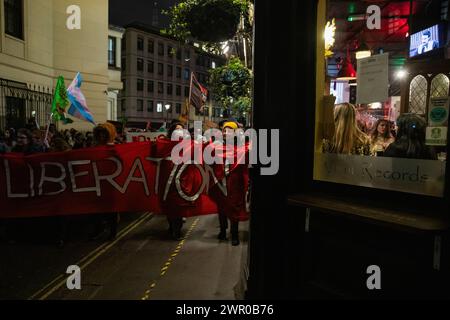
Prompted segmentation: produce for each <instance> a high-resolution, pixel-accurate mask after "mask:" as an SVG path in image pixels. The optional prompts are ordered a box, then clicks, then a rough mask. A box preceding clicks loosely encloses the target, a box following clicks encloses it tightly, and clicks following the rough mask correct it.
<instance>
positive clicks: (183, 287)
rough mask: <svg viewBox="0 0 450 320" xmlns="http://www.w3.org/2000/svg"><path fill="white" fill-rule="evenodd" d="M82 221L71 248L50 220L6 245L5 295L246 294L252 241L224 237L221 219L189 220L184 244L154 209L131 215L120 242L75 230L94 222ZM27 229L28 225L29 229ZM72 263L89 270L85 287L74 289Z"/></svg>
mask: <svg viewBox="0 0 450 320" xmlns="http://www.w3.org/2000/svg"><path fill="white" fill-rule="evenodd" d="M80 220H81V221H80ZM82 220H83V218H78V221H76V220H75V221H73V222H72V223H73V225H72V231H73V232H72V235H71V238H72V239H71V242H70V243H69V244H67V245H66V246H64V247H63V248H58V246H57V245H56V244H53V243H51V242H49V239H46V237H45V234H44V233H43V232H42V231H44V230H45V226H42V224H41V226H40V228H39V229H37V230H36V228H33V229H34V231H33V230H30V229H28V230H26V231H27V233H28V234H27V236H26V237H23V238H21V239H18V240H17V241H16V242H15V243H4V242H2V243H1V245H0V250H1V252H2V254H3V257H2V265H1V270H0V271H1V274H2V277H1V279H0V281H1V282H0V288H1V291H0V299H7V300H10V299H19V300H23V299H33V300H42V299H50V300H80V299H81V300H105V299H106V300H141V299H148V300H216V299H217V300H235V299H236V298H240V297H242V294H243V287H242V281H241V277H243V275H242V274H241V269H240V268H239V266H240V265H241V264H243V263H245V261H242V259H243V257H244V256H245V255H244V250H246V246H245V245H244V246H241V247H232V246H230V245H229V243H227V242H218V241H217V239H216V236H217V232H218V220H217V217H214V216H210V217H204V218H198V219H197V218H192V219H188V220H187V221H186V223H185V226H184V229H185V230H186V235H185V238H184V239H183V240H181V241H179V242H177V241H173V240H171V239H170V237H169V234H168V232H167V221H165V219H164V217H161V216H155V215H153V214H150V213H143V214H128V215H123V217H122V221H121V228H120V231H119V232H118V235H117V239H116V240H115V241H112V242H104V241H100V240H99V241H88V239H87V235H86V234H83V233H81V232H79V231H77V232H75V231H74V230H73V229H74V227H78V228H80V227H83V224H84V225H86V219H84V221H82ZM25 228H26V226H25V225H23V231H25ZM78 230H79V229H78ZM242 237H243V239H247V238H248V233H247V228H243V230H242ZM47 238H48V237H47ZM50 241H51V240H50ZM246 242H247V241H246V240H245V242H244V244H246ZM70 265H78V266H79V267H80V268H81V287H82V290H68V289H67V283H66V279H67V276H68V275H67V274H66V270H67V268H68V267H69V266H70ZM166 267H167V269H164V268H166ZM163 273H164V274H163ZM187 275H189V276H187Z"/></svg>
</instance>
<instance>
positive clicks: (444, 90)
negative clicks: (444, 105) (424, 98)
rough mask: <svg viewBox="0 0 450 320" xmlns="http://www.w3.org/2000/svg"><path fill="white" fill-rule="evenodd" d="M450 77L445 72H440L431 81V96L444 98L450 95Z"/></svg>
mask: <svg viewBox="0 0 450 320" xmlns="http://www.w3.org/2000/svg"><path fill="white" fill-rule="evenodd" d="M448 90H449V79H448V77H447V76H446V75H445V74H442V73H440V74H438V75H437V76H435V77H434V78H433V80H432V81H431V89H430V97H431V98H442V97H448Z"/></svg>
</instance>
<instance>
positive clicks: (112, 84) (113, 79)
mask: <svg viewBox="0 0 450 320" xmlns="http://www.w3.org/2000/svg"><path fill="white" fill-rule="evenodd" d="M124 33H125V29H123V28H121V27H118V26H113V25H110V26H109V35H108V68H109V85H108V109H107V119H108V120H111V121H117V110H118V109H117V107H118V96H119V92H120V90H122V89H123V83H122V74H121V69H122V38H123V35H124Z"/></svg>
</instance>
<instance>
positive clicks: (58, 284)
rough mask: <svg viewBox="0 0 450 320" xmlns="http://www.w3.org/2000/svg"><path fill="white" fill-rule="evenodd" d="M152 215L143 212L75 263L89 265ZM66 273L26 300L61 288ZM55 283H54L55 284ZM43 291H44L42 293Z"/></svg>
mask: <svg viewBox="0 0 450 320" xmlns="http://www.w3.org/2000/svg"><path fill="white" fill-rule="evenodd" d="M150 217H153V214H151V213H148V212H147V213H145V214H144V215H142V216H141V217H139V219H138V220H136V221H134V222H133V223H131V224H130V225H129V226H127V227H126V228H125V229H123V230H121V231H120V232H119V234H118V235H117V238H116V240H114V241H113V242H111V243H108V242H107V243H104V244H102V245H101V246H99V247H98V248H96V249H94V250H93V251H92V252H90V253H89V254H87V255H86V256H84V257H83V258H82V259H81V260H80V261H78V262H77V263H76V264H75V265H77V266H80V270H83V269H84V268H86V267H87V266H89V265H90V264H91V263H92V262H93V261H95V260H96V259H97V258H98V257H100V256H101V255H102V254H104V253H105V252H106V251H108V250H109V249H110V248H112V247H113V246H114V245H115V244H117V243H118V242H119V241H120V240H122V239H123V238H124V237H125V236H127V235H128V234H129V233H130V232H131V231H133V230H135V229H136V228H137V227H139V226H140V225H141V224H142V223H143V222H144V221H146V220H147V219H148V218H150ZM85 261H87V262H85ZM66 278H67V275H66V274H61V275H59V276H58V277H56V278H55V279H54V280H53V281H51V282H50V283H48V284H47V285H46V286H44V287H43V288H42V289H40V290H39V291H37V292H36V293H34V294H33V295H32V296H31V297H29V298H28V300H35V299H38V300H45V299H47V298H48V297H49V296H50V295H51V294H53V293H54V292H55V291H56V290H58V289H59V288H61V287H62V286H63V285H64V284H65V283H66V281H67V280H66ZM55 284H56V285H55ZM44 292H46V293H45V294H44Z"/></svg>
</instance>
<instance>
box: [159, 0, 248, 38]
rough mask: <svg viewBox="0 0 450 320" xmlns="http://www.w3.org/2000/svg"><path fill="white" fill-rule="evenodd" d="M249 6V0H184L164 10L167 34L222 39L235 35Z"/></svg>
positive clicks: (178, 36)
mask: <svg viewBox="0 0 450 320" xmlns="http://www.w3.org/2000/svg"><path fill="white" fill-rule="evenodd" d="M248 8H249V4H248V0H185V1H182V2H180V3H179V4H177V5H175V6H174V7H172V8H171V9H170V10H169V11H167V12H166V14H167V15H168V16H169V18H170V21H171V23H170V27H169V29H168V30H166V34H168V35H171V36H173V37H175V38H177V39H179V40H183V41H186V40H187V39H189V38H190V37H193V38H195V39H197V40H199V41H202V42H213V43H214V42H215V43H218V42H223V41H226V40H229V39H232V38H233V37H234V36H235V35H236V33H237V29H238V25H239V22H240V18H241V15H242V14H243V13H246V12H247V11H248Z"/></svg>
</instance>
